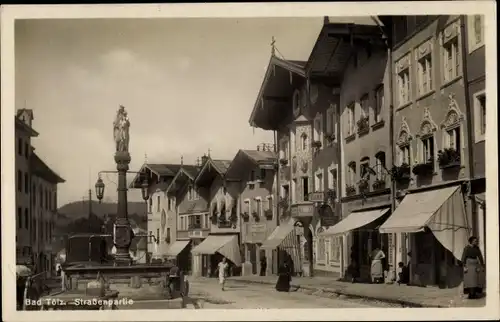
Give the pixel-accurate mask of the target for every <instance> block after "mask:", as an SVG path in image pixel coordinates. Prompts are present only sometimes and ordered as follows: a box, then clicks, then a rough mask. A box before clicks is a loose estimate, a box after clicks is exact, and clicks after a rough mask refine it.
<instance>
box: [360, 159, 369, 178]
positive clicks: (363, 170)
mask: <svg viewBox="0 0 500 322" xmlns="http://www.w3.org/2000/svg"><path fill="white" fill-rule="evenodd" d="M369 167H370V158H369V157H364V158H362V159H361V161H360V162H359V175H360V178H365V179H369V178H370V171H368V169H369Z"/></svg>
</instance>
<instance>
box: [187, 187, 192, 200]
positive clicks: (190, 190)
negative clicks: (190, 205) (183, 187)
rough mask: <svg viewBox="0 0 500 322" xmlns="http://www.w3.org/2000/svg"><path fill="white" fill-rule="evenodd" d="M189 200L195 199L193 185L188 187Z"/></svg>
mask: <svg viewBox="0 0 500 322" xmlns="http://www.w3.org/2000/svg"><path fill="white" fill-rule="evenodd" d="M188 200H190V201H191V200H193V187H192V186H189V187H188Z"/></svg>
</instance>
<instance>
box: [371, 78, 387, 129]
mask: <svg viewBox="0 0 500 322" xmlns="http://www.w3.org/2000/svg"><path fill="white" fill-rule="evenodd" d="M384 103H385V101H384V85H380V86H379V87H377V89H376V90H375V107H374V108H373V119H374V121H375V123H378V122H380V121H381V120H382V119H381V116H380V113H381V112H382V108H383V107H384Z"/></svg>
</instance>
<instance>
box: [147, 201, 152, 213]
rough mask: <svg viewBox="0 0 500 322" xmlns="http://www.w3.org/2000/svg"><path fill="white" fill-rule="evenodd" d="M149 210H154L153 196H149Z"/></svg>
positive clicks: (150, 211)
mask: <svg viewBox="0 0 500 322" xmlns="http://www.w3.org/2000/svg"><path fill="white" fill-rule="evenodd" d="M148 212H149V213H152V212H153V198H152V197H149V203H148Z"/></svg>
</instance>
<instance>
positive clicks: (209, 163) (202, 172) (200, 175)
mask: <svg viewBox="0 0 500 322" xmlns="http://www.w3.org/2000/svg"><path fill="white" fill-rule="evenodd" d="M209 167H212V168H213V169H214V170H215V171H216V172H217V173H218V174H219V175H220V176H221V177H223V176H224V175H223V174H222V172H221V171H220V169H218V168H217V166H216V165H215V164H214V162H213V161H212V159H211V158H210V157H209V158H208V160H207V161H206V162H205V164H204V165H203V167H202V168H201V169H200V172H199V173H198V175H197V176H196V178H195V179H194V183H195V184H198V183H199V182H200V180H201V178H203V175H204V174H205V173H206V171H208V170H207V169H208V168H209Z"/></svg>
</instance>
